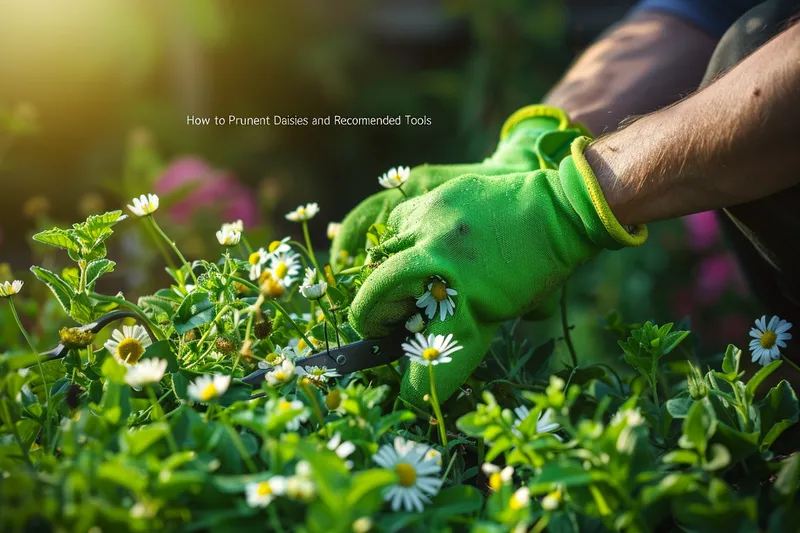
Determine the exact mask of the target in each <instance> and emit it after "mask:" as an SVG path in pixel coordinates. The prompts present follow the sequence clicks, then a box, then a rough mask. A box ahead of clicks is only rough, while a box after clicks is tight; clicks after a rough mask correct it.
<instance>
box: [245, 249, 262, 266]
mask: <svg viewBox="0 0 800 533" xmlns="http://www.w3.org/2000/svg"><path fill="white" fill-rule="evenodd" d="M247 262H248V263H250V264H251V265H257V264H259V263H260V262H261V254H260V253H259V252H253V253H252V254H250V257H248V258H247Z"/></svg>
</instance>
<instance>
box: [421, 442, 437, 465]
mask: <svg viewBox="0 0 800 533" xmlns="http://www.w3.org/2000/svg"><path fill="white" fill-rule="evenodd" d="M420 446H422V448H423V450H422V452H423V457H424V458H425V460H426V461H433V462H435V463H436V464H437V465H439V466H442V453H441V452H440V451H439V450H437V449H436V448H428V447H427V446H425V445H424V444H421V445H420ZM426 449H427V451H426Z"/></svg>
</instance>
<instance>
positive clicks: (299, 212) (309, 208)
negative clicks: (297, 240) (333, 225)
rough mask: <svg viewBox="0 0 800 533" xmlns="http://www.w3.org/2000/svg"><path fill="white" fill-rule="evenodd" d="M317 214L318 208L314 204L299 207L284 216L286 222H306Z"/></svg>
mask: <svg viewBox="0 0 800 533" xmlns="http://www.w3.org/2000/svg"><path fill="white" fill-rule="evenodd" d="M317 213H319V206H318V205H317V203H316V202H314V203H310V204H306V205H299V206H297V209H295V210H294V211H292V212H291V213H287V214H286V220H289V221H291V222H306V221H308V220H311V219H312V218H314V217H315V216H316V214H317Z"/></svg>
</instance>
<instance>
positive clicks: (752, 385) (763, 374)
mask: <svg viewBox="0 0 800 533" xmlns="http://www.w3.org/2000/svg"><path fill="white" fill-rule="evenodd" d="M782 364H783V361H782V360H781V359H777V360H775V361H773V362H771V363H770V364H768V365H767V366H765V367H763V368H760V369H759V370H758V372H756V373H755V374H754V375H753V377H752V378H750V381H748V382H747V387H745V389H744V392H745V394H746V395H747V399H748V400H749V401H752V400H753V398H755V395H756V390H757V389H758V386H759V385H761V383H762V382H763V381H764V380H765V379H767V378H768V377H769V376H770V374H772V373H773V372H775V371H776V370H777V369H778V367H779V366H781V365H782Z"/></svg>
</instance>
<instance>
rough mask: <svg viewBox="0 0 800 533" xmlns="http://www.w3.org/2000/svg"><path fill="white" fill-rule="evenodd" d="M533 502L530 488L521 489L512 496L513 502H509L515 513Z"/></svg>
mask: <svg viewBox="0 0 800 533" xmlns="http://www.w3.org/2000/svg"><path fill="white" fill-rule="evenodd" d="M530 502H531V491H530V489H528V487H521V488H519V489H517V491H516V492H515V493H514V494H512V495H511V500H510V501H509V502H508V505H509V507H511V509H512V510H514V511H519V510H520V509H524V508H525V507H527V506H528V504H529V503H530Z"/></svg>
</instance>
